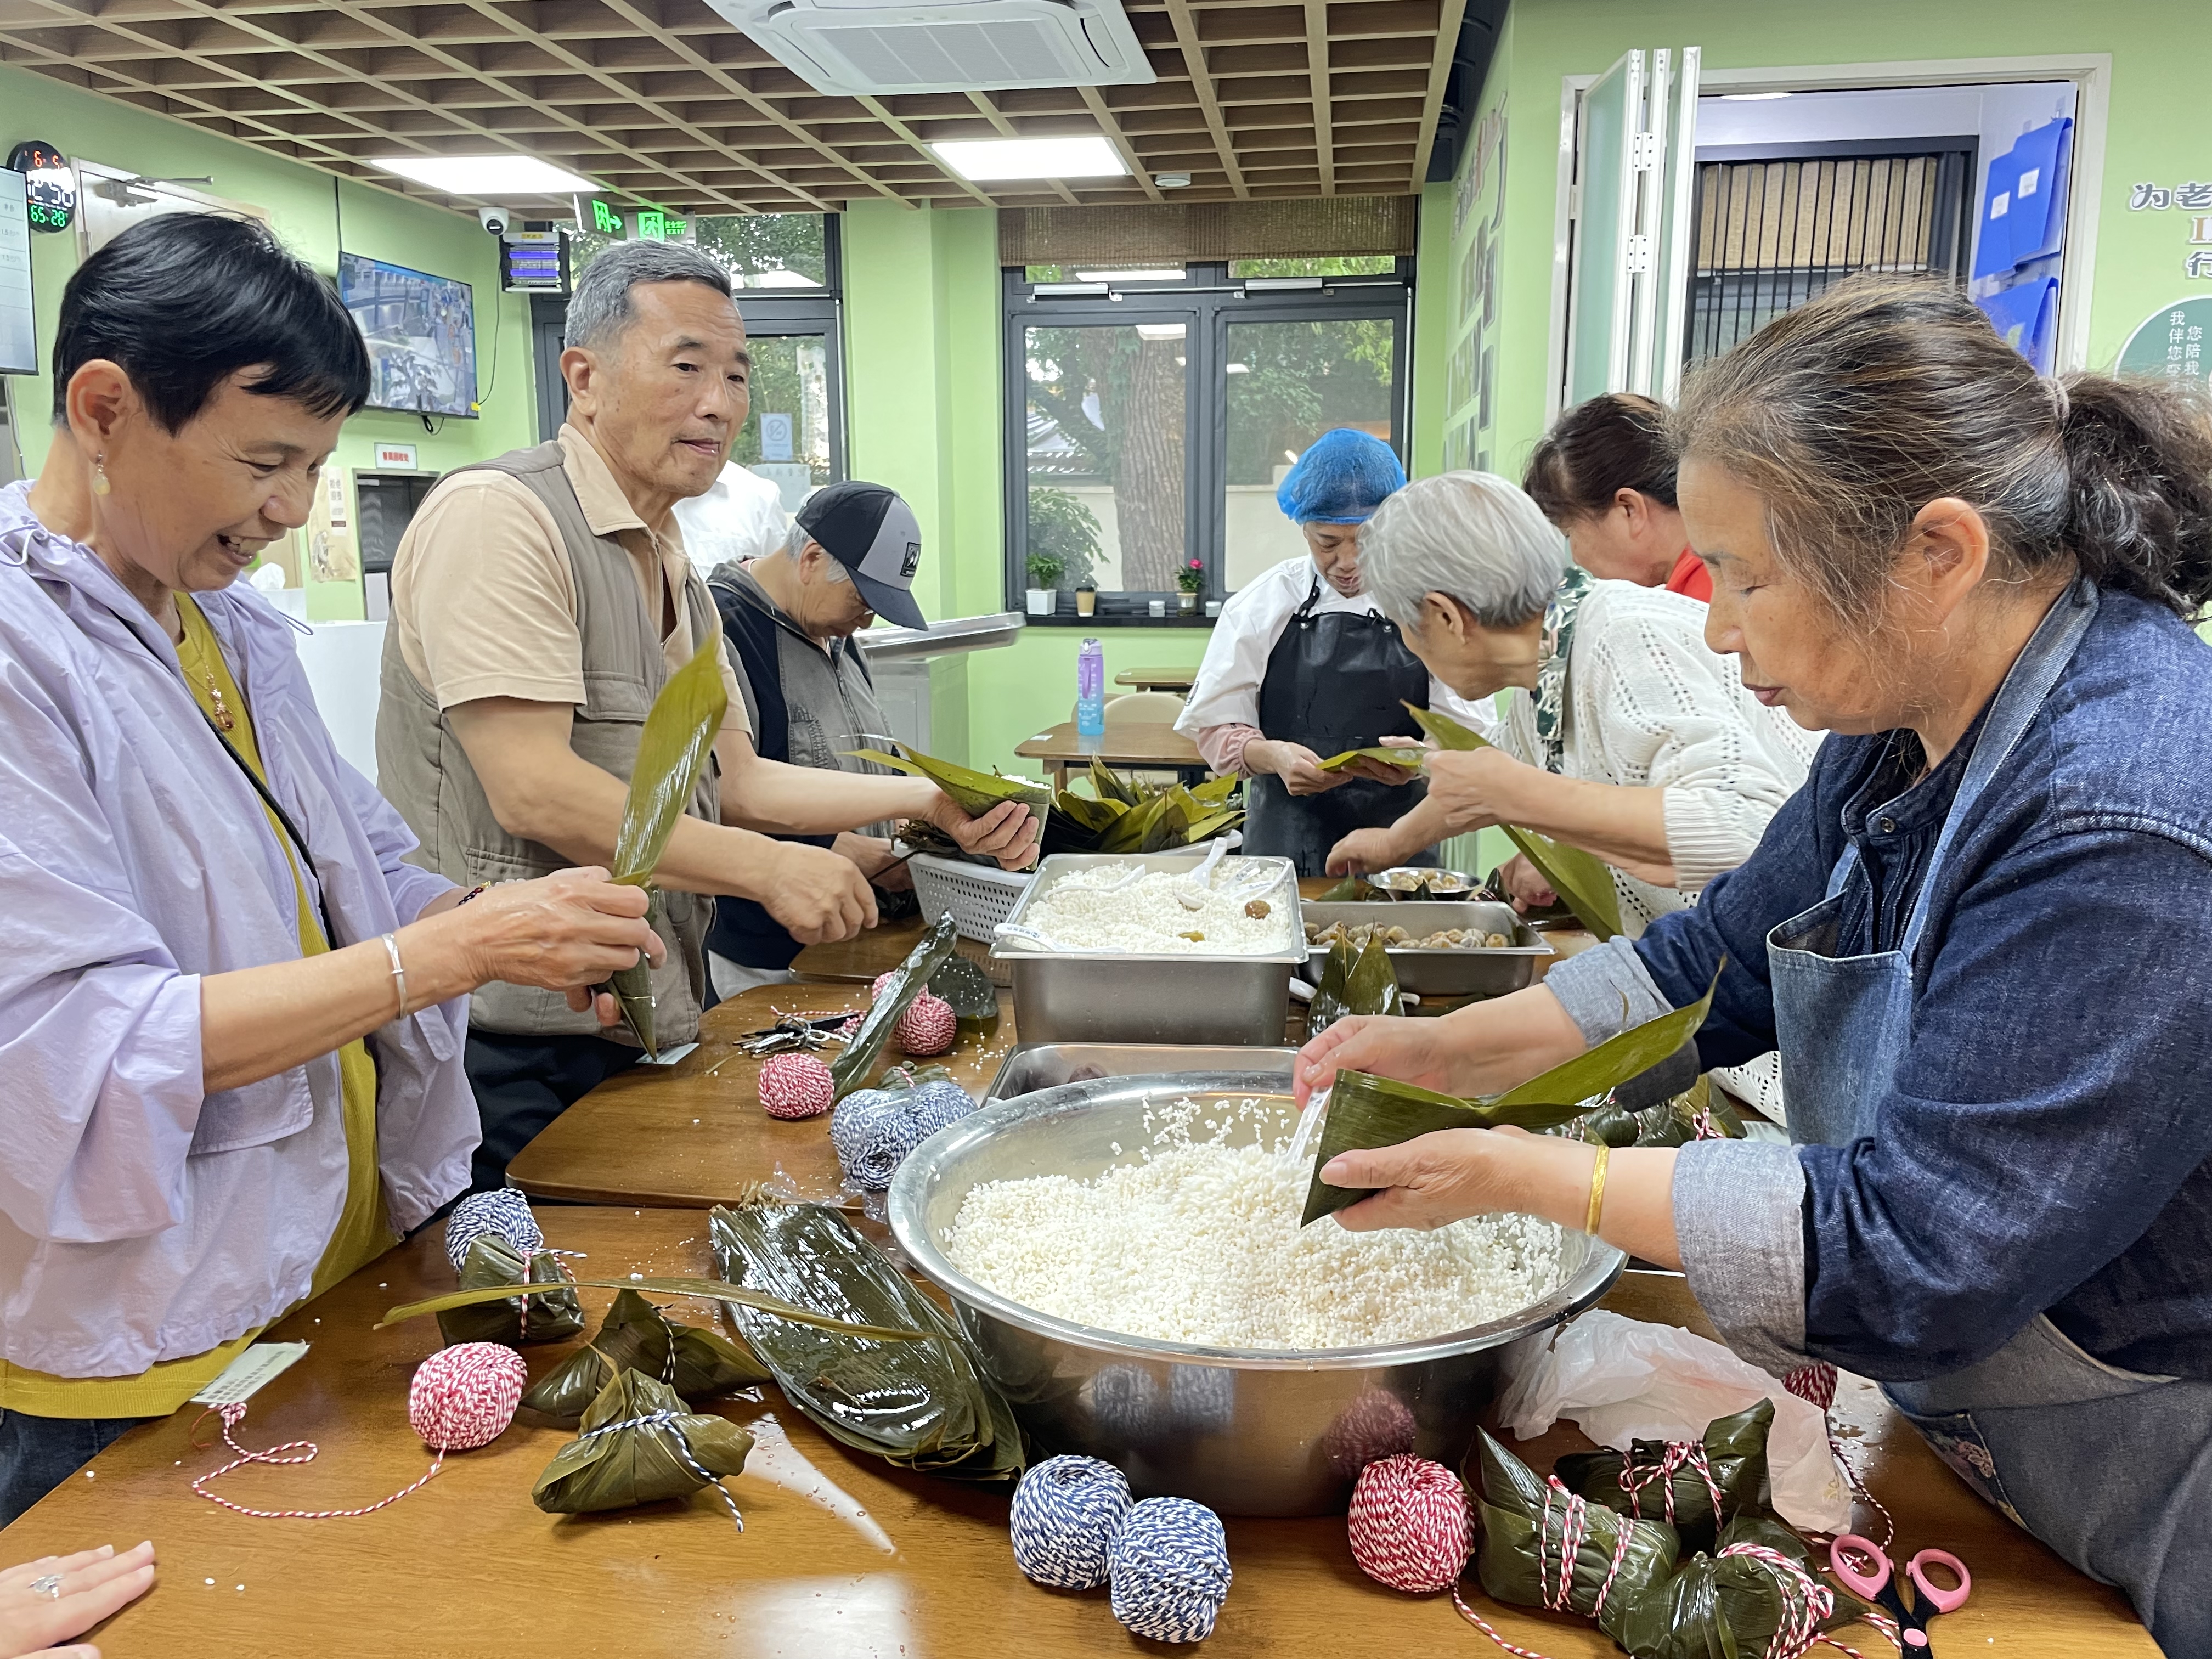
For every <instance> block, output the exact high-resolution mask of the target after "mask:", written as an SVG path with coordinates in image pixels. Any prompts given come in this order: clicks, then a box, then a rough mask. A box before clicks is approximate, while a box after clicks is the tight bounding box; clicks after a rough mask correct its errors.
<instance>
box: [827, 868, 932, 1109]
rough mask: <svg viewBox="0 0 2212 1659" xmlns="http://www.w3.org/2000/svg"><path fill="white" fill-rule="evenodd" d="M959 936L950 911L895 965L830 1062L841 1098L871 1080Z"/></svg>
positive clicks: (832, 1080)
mask: <svg viewBox="0 0 2212 1659" xmlns="http://www.w3.org/2000/svg"><path fill="white" fill-rule="evenodd" d="M959 938H960V930H959V927H958V926H957V924H956V923H955V922H954V921H953V919H952V914H951V912H950V911H947V912H946V913H945V915H941V916H939V918H938V919H937V925H936V926H935V927H932V928H931V929H930V930H929V931H928V932H927V933H924V934H923V935H922V936H921V944H919V945H915V947H914V949H913V950H911V951H908V952H907V957H906V960H905V961H904V962H902V963H899V965H898V966H897V967H896V968H894V969H891V979H890V983H889V984H887V985H886V986H884V988H883V990H882V991H880V992H879V993H878V994H877V996H876V1000H875V1001H874V1002H872V1003H871V1004H870V1005H869V1006H868V1012H866V1015H864V1016H863V1017H862V1018H861V1020H860V1029H859V1030H856V1031H854V1033H853V1035H852V1036H848V1037H847V1038H846V1039H845V1047H844V1048H843V1050H842V1052H841V1053H840V1054H838V1056H837V1058H836V1059H835V1060H831V1061H830V1062H829V1080H830V1082H831V1083H833V1084H834V1085H836V1091H837V1098H838V1099H840V1100H842V1099H843V1098H844V1097H846V1096H847V1095H848V1094H850V1093H852V1091H854V1090H855V1089H857V1088H859V1087H860V1085H862V1084H863V1083H865V1082H866V1081H867V1080H868V1073H870V1072H872V1071H873V1070H874V1069H875V1064H876V1061H877V1060H878V1057H880V1056H881V1055H882V1054H883V1052H884V1044H885V1043H886V1042H890V1036H891V1031H892V1029H893V1028H894V1027H895V1026H896V1025H897V1024H898V1022H899V1016H900V1015H901V1014H903V1013H904V1012H906V1011H907V1009H908V1007H909V1006H911V1005H912V1004H913V1002H914V1000H915V998H916V997H918V996H920V995H921V994H922V992H923V991H924V990H926V989H927V987H928V985H929V976H930V975H932V974H933V973H935V972H936V971H937V970H938V969H939V967H940V966H941V965H942V964H943V963H944V962H945V958H946V957H950V956H951V954H952V947H953V946H954V945H956V944H957V942H958V941H959Z"/></svg>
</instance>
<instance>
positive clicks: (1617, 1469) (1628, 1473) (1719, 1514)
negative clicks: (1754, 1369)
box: [1552, 1400, 1774, 1551]
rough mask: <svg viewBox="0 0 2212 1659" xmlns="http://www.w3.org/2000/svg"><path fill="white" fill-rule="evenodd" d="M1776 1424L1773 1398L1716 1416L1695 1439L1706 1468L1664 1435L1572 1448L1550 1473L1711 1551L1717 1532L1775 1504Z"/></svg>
mask: <svg viewBox="0 0 2212 1659" xmlns="http://www.w3.org/2000/svg"><path fill="white" fill-rule="evenodd" d="M1773 1426H1774V1402H1773V1401H1771V1400H1761V1401H1757V1402H1755V1403H1754V1404H1753V1405H1752V1406H1751V1407H1749V1408H1748V1409H1747V1410H1744V1411H1740V1412H1737V1413H1735V1414H1734V1415H1732V1416H1729V1417H1717V1418H1715V1419H1713V1420H1712V1422H1711V1423H1710V1424H1708V1425H1706V1428H1705V1433H1704V1435H1703V1436H1702V1437H1700V1438H1699V1441H1698V1442H1697V1446H1698V1450H1699V1454H1700V1455H1701V1456H1702V1458H1703V1461H1704V1466H1705V1467H1704V1468H1703V1470H1702V1471H1701V1470H1700V1469H1699V1467H1698V1465H1697V1462H1695V1461H1694V1460H1690V1459H1685V1458H1681V1457H1680V1456H1679V1455H1677V1456H1674V1457H1671V1458H1670V1457H1669V1455H1668V1443H1667V1442H1666V1441H1663V1440H1638V1441H1635V1442H1633V1443H1632V1444H1631V1447H1630V1449H1629V1450H1628V1452H1627V1453H1626V1455H1624V1454H1622V1453H1620V1452H1617V1451H1614V1450H1613V1449H1612V1448H1611V1447H1608V1446H1601V1447H1599V1448H1598V1449H1596V1450H1595V1451H1586V1452H1570V1453H1568V1454H1567V1455H1565V1456H1564V1457H1562V1458H1560V1459H1559V1462H1558V1463H1557V1464H1555V1465H1554V1466H1553V1471H1552V1472H1553V1474H1556V1475H1558V1476H1559V1480H1561V1481H1562V1482H1563V1483H1564V1484H1565V1486H1567V1487H1568V1488H1569V1490H1571V1491H1573V1492H1579V1493H1580V1494H1581V1495H1582V1496H1583V1497H1584V1498H1588V1499H1589V1501H1590V1502H1592V1503H1594V1504H1604V1505H1605V1506H1606V1507H1607V1509H1609V1510H1615V1511H1616V1512H1618V1513H1620V1514H1622V1515H1632V1516H1638V1518H1640V1519H1643V1520H1646V1521H1664V1522H1668V1524H1670V1525H1671V1526H1672V1527H1673V1528H1674V1531H1675V1533H1676V1534H1678V1535H1679V1536H1680V1539H1681V1541H1682V1548H1683V1549H1684V1550H1685V1551H1691V1550H1711V1549H1715V1548H1717V1545H1716V1543H1715V1542H1714V1539H1715V1536H1716V1534H1718V1533H1719V1531H1720V1529H1721V1528H1723V1527H1724V1526H1726V1525H1727V1524H1728V1523H1729V1522H1730V1521H1733V1520H1734V1519H1735V1517H1736V1516H1739V1515H1744V1514H1752V1515H1763V1514H1765V1512H1766V1511H1767V1510H1768V1508H1769V1507H1770V1501H1769V1493H1768V1490H1767V1466H1766V1440H1767V1435H1768V1433H1769V1432H1770V1431H1771V1430H1772V1428H1773ZM1707 1476H1711V1485H1710V1486H1709V1485H1707V1484H1706V1477H1707Z"/></svg>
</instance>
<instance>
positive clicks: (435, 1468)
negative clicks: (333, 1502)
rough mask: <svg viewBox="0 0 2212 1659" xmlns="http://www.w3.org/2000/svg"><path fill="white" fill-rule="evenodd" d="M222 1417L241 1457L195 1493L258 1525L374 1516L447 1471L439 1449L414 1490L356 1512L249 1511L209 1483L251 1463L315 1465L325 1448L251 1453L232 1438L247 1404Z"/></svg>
mask: <svg viewBox="0 0 2212 1659" xmlns="http://www.w3.org/2000/svg"><path fill="white" fill-rule="evenodd" d="M210 1409H215V1408H210ZM207 1414H208V1413H206V1412H202V1413H200V1414H199V1416H198V1417H196V1418H194V1419H192V1431H193V1432H194V1433H196V1432H197V1430H198V1428H199V1425H200V1424H201V1422H202V1421H203V1420H204V1419H205V1418H206V1417H207ZM220 1414H221V1416H222V1437H223V1443H225V1444H226V1445H228V1447H229V1448H230V1449H231V1450H233V1451H234V1452H236V1453H237V1454H238V1455H237V1456H236V1457H235V1458H234V1459H232V1460H231V1461H230V1462H228V1463H226V1464H224V1465H223V1466H222V1468H219V1469H214V1470H211V1471H210V1472H209V1473H208V1474H203V1475H200V1476H198V1477H197V1479H195V1480H193V1482H192V1490H193V1491H194V1492H197V1493H198V1494H199V1495H200V1496H201V1497H203V1498H206V1499H207V1501H208V1502H209V1503H210V1504H221V1505H222V1507H223V1508H224V1509H227V1510H232V1511H234V1513H236V1514H239V1515H250V1516H253V1518H254V1519H256V1520H258V1521H345V1520H350V1519H352V1518H353V1517H354V1516H362V1515H374V1514H375V1513H376V1512H377V1510H380V1509H384V1508H386V1507H387V1506H389V1505H391V1504H397V1503H398V1501H399V1500H400V1499H401V1498H404V1497H406V1496H407V1495H408V1494H409V1493H410V1492H420V1491H421V1490H422V1488H423V1487H424V1486H428V1485H429V1483H430V1482H431V1481H433V1480H436V1479H437V1478H438V1474H439V1471H440V1470H441V1469H442V1468H444V1467H445V1463H446V1449H445V1448H444V1447H443V1446H440V1447H439V1448H437V1455H435V1457H433V1458H432V1459H431V1460H430V1467H429V1468H428V1469H427V1470H425V1471H424V1472H423V1474H422V1479H420V1480H416V1482H414V1483H413V1484H412V1485H411V1486H403V1487H401V1488H400V1489H399V1490H398V1492H394V1493H392V1496H391V1497H389V1498H379V1499H377V1501H376V1502H375V1503H374V1504H368V1505H366V1506H365V1507H363V1508H361V1509H357V1510H250V1509H248V1508H246V1505H245V1504H234V1503H232V1502H231V1501H230V1499H228V1498H221V1497H218V1496H216V1494H215V1493H214V1492H210V1491H209V1490H208V1489H207V1488H208V1482H210V1480H222V1477H223V1476H224V1475H226V1474H229V1473H230V1472H231V1471H232V1470H233V1469H242V1468H245V1467H246V1465H247V1464H248V1463H312V1462H314V1461H315V1459H316V1458H317V1457H319V1456H320V1455H321V1454H322V1448H321V1447H319V1446H318V1445H316V1444H315V1443H314V1442H313V1441H312V1440H287V1441H286V1442H284V1443H283V1445H281V1446H271V1447H270V1448H269V1449H267V1450H265V1451H248V1450H247V1449H246V1448H245V1447H243V1446H241V1445H240V1444H239V1443H238V1442H237V1440H236V1439H235V1438H234V1437H233V1436H232V1434H231V1431H232V1430H233V1429H234V1428H236V1427H237V1426H238V1425H239V1424H240V1422H242V1421H243V1420H244V1419H245V1417H246V1402H245V1401H242V1400H240V1401H233V1402H232V1403H230V1404H229V1405H228V1406H224V1407H221V1408H220ZM192 1444H193V1445H194V1446H195V1447H199V1448H200V1449H203V1450H204V1449H205V1447H204V1446H202V1445H201V1443H200V1442H199V1441H198V1440H197V1438H193V1439H192ZM283 1452H298V1453H299V1454H300V1455H298V1456H295V1457H284V1456H280V1455H278V1454H280V1453H283Z"/></svg>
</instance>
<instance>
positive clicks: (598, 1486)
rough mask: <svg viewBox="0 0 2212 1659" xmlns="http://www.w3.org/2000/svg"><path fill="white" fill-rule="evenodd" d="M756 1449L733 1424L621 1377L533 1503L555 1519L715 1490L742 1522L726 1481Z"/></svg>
mask: <svg viewBox="0 0 2212 1659" xmlns="http://www.w3.org/2000/svg"><path fill="white" fill-rule="evenodd" d="M752 1449H753V1437H752V1436H751V1435H750V1434H748V1433H747V1432H746V1431H744V1430H743V1429H741V1428H739V1427H738V1425H736V1424H734V1423H732V1422H731V1421H730V1420H729V1419H727V1418H724V1417H714V1416H712V1415H709V1414H708V1413H703V1412H692V1411H687V1410H686V1409H685V1408H684V1401H683V1400H682V1398H681V1397H680V1396H679V1395H678V1394H677V1392H676V1390H675V1389H671V1388H670V1387H669V1386H668V1385H667V1384H666V1383H661V1382H657V1381H655V1380H654V1379H653V1378H652V1377H650V1376H644V1375H642V1374H641V1373H639V1372H637V1371H632V1370H625V1371H621V1372H619V1373H617V1375H616V1376H612V1377H611V1378H609V1379H608V1381H607V1385H606V1387H605V1388H604V1389H600V1390H599V1396H598V1398H596V1399H594V1400H593V1401H592V1403H591V1405H590V1406H589V1407H586V1409H585V1412H584V1420H583V1425H582V1429H581V1431H580V1433H579V1434H578V1435H577V1437H575V1439H574V1440H572V1441H571V1442H569V1443H568V1444H567V1445H565V1446H563V1447H562V1448H561V1449H560V1450H559V1451H557V1452H556V1453H555V1454H554V1455H553V1461H552V1462H550V1463H548V1464H547V1465H546V1466H545V1473H544V1474H541V1475H539V1476H538V1484H537V1485H536V1486H533V1487H532V1488H531V1490H530V1501H531V1502H532V1503H533V1504H537V1505H538V1508H539V1509H541V1510H544V1511H545V1512H546V1513H547V1514H549V1515H586V1514H590V1513H592V1512H594V1511H597V1510H626V1509H629V1508H630V1507H632V1506H633V1505H635V1504H656V1503H659V1502H660V1501H661V1500H662V1499H664V1498H689V1497H690V1495H691V1494H692V1493H693V1492H696V1491H698V1490H699V1488H700V1487H702V1486H713V1487H714V1489H715V1491H717V1492H720V1494H721V1498H722V1502H723V1503H724V1504H727V1505H728V1506H729V1510H730V1514H731V1516H732V1518H735V1517H736V1516H737V1514H738V1505H737V1500H736V1499H735V1498H732V1497H731V1496H730V1494H729V1492H728V1491H727V1489H726V1488H725V1487H724V1486H722V1484H721V1481H722V1478H723V1477H724V1476H726V1475H732V1474H740V1473H742V1472H743V1470H744V1467H745V1455H746V1454H747V1453H748V1452H750V1451H751V1450H752ZM738 1524H739V1525H740V1526H742V1525H743V1524H744V1522H742V1521H739V1522H738Z"/></svg>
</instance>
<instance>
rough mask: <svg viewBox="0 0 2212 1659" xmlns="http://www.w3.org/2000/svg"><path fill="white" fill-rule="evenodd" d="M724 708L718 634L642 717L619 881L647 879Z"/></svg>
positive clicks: (634, 883)
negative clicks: (643, 718) (642, 725)
mask: <svg viewBox="0 0 2212 1659" xmlns="http://www.w3.org/2000/svg"><path fill="white" fill-rule="evenodd" d="M729 706H730V698H729V693H728V692H727V691H726V690H724V689H723V685H722V635H721V631H720V629H716V630H715V631H714V633H712V634H710V635H708V637H707V638H706V639H704V640H702V641H700V644H699V648H698V650H697V651H696V652H695V653H692V657H691V660H690V661H689V662H687V663H685V664H684V666H683V667H681V668H679V669H678V670H677V671H675V672H674V673H673V674H671V675H670V676H669V677H668V684H665V685H664V686H662V687H661V688H660V695H659V696H656V697H655V698H653V708H652V710H651V711H650V712H649V713H648V714H647V715H646V717H645V729H644V730H643V731H642V732H640V733H639V734H638V739H637V758H636V760H635V762H633V763H632V764H631V766H630V772H629V800H628V801H627V802H626V803H625V804H624V805H623V821H622V831H621V833H620V834H619V835H617V836H616V837H615V869H614V878H615V879H616V880H617V881H618V882H621V883H623V884H625V885H627V886H631V887H642V886H644V885H645V884H646V883H647V882H648V881H650V880H652V879H653V866H655V865H657V864H659V862H660V855H661V854H663V853H664V852H665V851H667V849H668V838H669V836H671V835H673V834H675V832H676V820H677V819H678V818H680V817H683V816H684V807H685V806H686V805H689V804H690V799H691V792H692V791H693V790H694V789H696V787H698V785H699V772H700V769H702V767H704V766H705V765H706V763H707V757H708V753H709V752H710V751H711V750H713V749H714V736H715V734H716V733H717V732H720V730H721V729H722V716H723V715H724V714H726V713H727V712H728V710H729Z"/></svg>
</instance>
